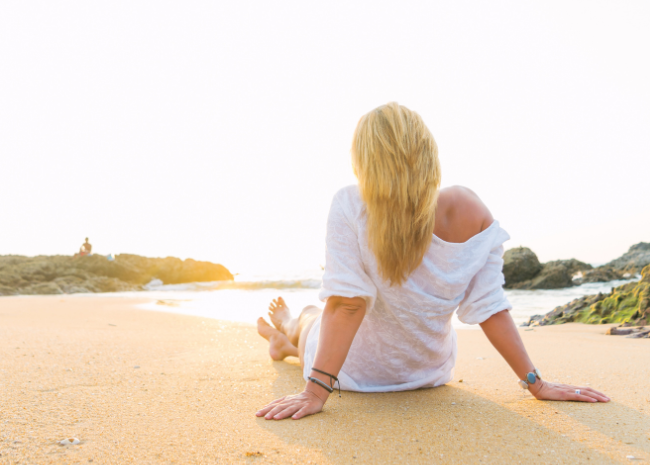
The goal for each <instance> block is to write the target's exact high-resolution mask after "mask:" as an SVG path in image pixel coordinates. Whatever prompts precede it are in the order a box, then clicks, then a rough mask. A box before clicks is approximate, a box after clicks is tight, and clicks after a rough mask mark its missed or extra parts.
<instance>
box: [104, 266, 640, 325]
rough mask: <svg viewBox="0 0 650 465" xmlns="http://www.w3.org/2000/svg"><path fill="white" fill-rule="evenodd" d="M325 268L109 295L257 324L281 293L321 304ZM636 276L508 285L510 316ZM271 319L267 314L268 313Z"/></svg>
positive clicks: (521, 318)
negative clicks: (541, 286)
mask: <svg viewBox="0 0 650 465" xmlns="http://www.w3.org/2000/svg"><path fill="white" fill-rule="evenodd" d="M321 277H322V271H321V270H307V271H302V272H295V273H284V274H275V275H248V276H246V275H238V276H236V277H235V280H234V281H221V282H212V283H191V284H171V285H163V284H162V282H160V281H156V280H154V281H152V282H151V283H149V284H148V285H147V286H145V289H146V290H145V291H144V292H118V293H112V294H105V295H107V296H109V295H110V296H113V297H136V298H142V297H145V298H148V299H150V301H149V302H148V303H145V304H142V305H140V308H143V309H146V310H156V311H167V312H173V313H180V314H185V315H195V316H201V317H207V318H215V319H219V320H228V321H237V322H243V323H251V324H254V323H255V322H256V321H257V319H258V318H259V317H260V316H263V317H267V313H268V306H269V303H270V302H271V300H273V299H275V298H277V297H280V296H282V297H283V298H284V300H285V302H286V303H287V305H288V306H289V308H290V309H291V311H292V312H293V314H294V316H297V315H298V314H299V312H300V310H302V309H303V308H304V307H306V306H307V305H316V306H320V307H321V308H322V306H323V303H322V302H320V301H319V300H318V291H319V289H320V285H321ZM630 281H633V280H620V281H610V282H607V283H587V284H582V285H580V286H574V287H569V288H565V289H548V290H533V291H523V290H506V291H505V292H506V296H507V297H508V300H510V303H511V304H512V306H513V309H512V311H511V314H512V317H513V319H514V320H515V323H517V325H520V324H522V323H524V322H526V321H528V319H529V318H530V317H531V316H532V315H539V314H545V313H547V312H550V311H551V310H553V309H554V308H555V307H557V306H559V305H564V304H566V303H568V302H570V301H571V300H573V299H576V298H578V297H582V296H585V295H590V294H598V293H599V292H602V293H608V292H610V291H611V290H612V288H614V287H616V286H620V285H622V284H624V283H627V282H630ZM267 320H268V317H267ZM452 323H453V325H454V327H456V328H478V326H469V325H465V324H463V323H462V322H460V321H459V320H458V317H457V316H456V315H455V314H454V316H453V319H452Z"/></svg>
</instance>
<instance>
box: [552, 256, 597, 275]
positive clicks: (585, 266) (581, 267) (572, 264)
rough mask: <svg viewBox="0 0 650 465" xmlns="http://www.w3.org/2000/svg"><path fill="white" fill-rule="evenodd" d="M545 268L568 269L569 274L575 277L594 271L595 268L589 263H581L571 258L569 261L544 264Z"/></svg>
mask: <svg viewBox="0 0 650 465" xmlns="http://www.w3.org/2000/svg"><path fill="white" fill-rule="evenodd" d="M544 266H562V267H564V268H566V270H567V272H568V273H569V274H570V275H571V276H573V275H575V274H576V273H584V272H588V271H590V270H593V269H594V267H593V266H591V265H590V264H589V263H585V262H581V261H580V260H576V259H575V258H570V259H569V260H555V261H552V262H546V263H544Z"/></svg>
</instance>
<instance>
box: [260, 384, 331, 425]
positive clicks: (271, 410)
mask: <svg viewBox="0 0 650 465" xmlns="http://www.w3.org/2000/svg"><path fill="white" fill-rule="evenodd" d="M324 404H325V402H323V401H322V400H321V399H320V398H319V397H318V396H317V395H316V394H314V393H313V392H311V391H307V390H305V391H303V392H301V393H300V394H296V395H294V396H284V397H282V398H280V399H277V400H274V401H273V402H271V403H270V404H268V405H267V406H266V407H264V408H263V409H261V410H260V411H258V412H257V413H256V414H255V415H257V416H258V417H262V416H263V417H264V418H265V419H267V420H283V419H284V418H287V417H292V418H293V419H294V420H299V419H300V418H302V417H305V416H307V415H313V414H314V413H318V412H320V411H321V410H323V405H324Z"/></svg>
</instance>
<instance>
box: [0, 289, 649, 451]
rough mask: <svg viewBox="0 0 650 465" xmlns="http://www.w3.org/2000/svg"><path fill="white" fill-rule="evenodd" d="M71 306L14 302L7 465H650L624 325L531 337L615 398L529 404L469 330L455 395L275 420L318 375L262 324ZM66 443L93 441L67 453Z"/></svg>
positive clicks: (639, 385)
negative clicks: (265, 333)
mask: <svg viewBox="0 0 650 465" xmlns="http://www.w3.org/2000/svg"><path fill="white" fill-rule="evenodd" d="M70 297H71V296H66V295H53V296H42V297H37V298H34V297H30V298H24V297H2V298H0V376H1V377H2V381H3V389H2V390H0V406H1V407H0V409H1V413H2V415H1V416H0V417H1V419H2V422H3V423H2V430H1V431H2V433H1V434H0V463H14V462H30V463H60V462H65V463H89V461H90V460H92V461H94V462H95V463H129V462H133V463H172V462H176V463H215V462H216V463H306V462H308V461H310V462H311V463H398V462H399V463H404V462H406V463H448V462H451V463H457V462H461V461H462V462H468V463H477V462H479V461H481V462H484V463H504V462H506V463H508V462H514V463H518V462H525V463H566V462H567V461H571V462H573V463H629V459H628V458H627V457H628V456H633V457H636V458H639V459H644V460H646V461H648V460H650V394H648V393H647V389H646V386H645V381H644V380H646V379H647V367H648V366H650V350H648V341H647V340H634V339H626V338H624V337H616V336H605V335H604V333H605V331H606V330H607V328H609V327H610V326H611V325H594V326H590V325H582V324H574V323H572V324H565V325H560V326H545V327H536V328H534V329H525V328H521V329H520V332H521V335H522V338H523V339H524V342H525V344H526V346H527V348H528V350H529V352H530V354H531V357H532V358H533V360H534V361H535V363H536V365H537V366H538V367H539V368H540V369H541V371H542V374H543V376H544V377H545V378H546V379H549V380H551V381H553V380H556V379H557V380H561V381H564V382H569V383H574V384H585V383H590V385H591V386H593V387H594V388H596V389H599V390H602V391H603V392H605V393H606V394H608V395H609V396H610V397H611V398H612V402H610V403H609V404H595V405H594V404H589V405H588V404H578V403H559V402H539V401H536V400H534V399H533V398H532V397H531V396H530V395H525V396H524V395H523V394H522V391H521V390H520V389H518V388H517V386H516V379H515V377H514V375H513V374H512V373H511V372H510V369H509V368H508V366H507V365H506V364H505V362H504V361H503V360H502V359H501V358H500V356H499V355H498V354H497V353H496V351H495V350H494V349H493V348H492V347H491V346H490V345H489V343H488V341H487V339H486V338H485V336H484V335H483V334H482V333H481V332H480V331H469V330H463V329H457V333H458V345H459V351H458V362H457V368H456V373H455V377H454V381H452V382H451V383H449V384H448V385H446V386H443V387H439V388H435V389H426V390H418V391H409V392H402V393H383V394H359V393H351V392H343V397H342V398H341V399H339V398H338V397H336V396H332V398H331V399H330V401H329V402H328V404H327V406H326V409H325V411H324V412H323V413H321V414H319V415H315V416H312V417H308V418H305V419H303V420H300V421H299V422H295V421H291V420H285V421H281V422H273V421H265V420H263V419H259V418H256V417H255V416H254V413H255V411H256V410H257V409H258V408H259V407H261V406H263V405H264V404H265V403H267V402H269V401H271V400H273V399H274V398H277V397H279V396H282V395H285V394H291V393H294V392H297V391H298V390H299V389H301V387H302V385H303V380H302V378H301V372H300V369H299V366H298V361H297V359H288V361H287V362H273V361H272V360H271V359H270V358H269V357H268V355H267V344H266V341H264V340H263V339H262V338H260V337H259V336H258V335H257V334H256V331H255V328H254V327H253V326H251V325H249V324H245V323H234V322H226V321H220V320H214V319H210V318H205V317H197V316H187V315H179V314H174V313H170V312H168V311H164V312H162V311H161V312H152V311H149V310H140V309H138V308H137V306H139V305H142V304H145V303H147V302H149V301H150V300H151V299H147V298H144V297H145V296H143V298H133V299H127V298H121V299H120V298H115V297H108V296H96V297H95V296H88V297H85V298H83V299H81V298H70ZM172 311H173V310H172ZM460 380H462V382H460ZM67 437H78V438H79V439H80V440H81V444H80V445H77V446H59V445H58V441H60V440H62V439H64V438H67ZM354 457H356V458H354Z"/></svg>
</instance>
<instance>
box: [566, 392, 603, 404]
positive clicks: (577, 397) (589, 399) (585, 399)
mask: <svg viewBox="0 0 650 465" xmlns="http://www.w3.org/2000/svg"><path fill="white" fill-rule="evenodd" d="M566 400H574V401H578V402H598V400H597V399H594V398H593V397H589V396H586V395H584V394H582V393H580V394H576V393H575V392H568V393H567V399H566Z"/></svg>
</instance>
